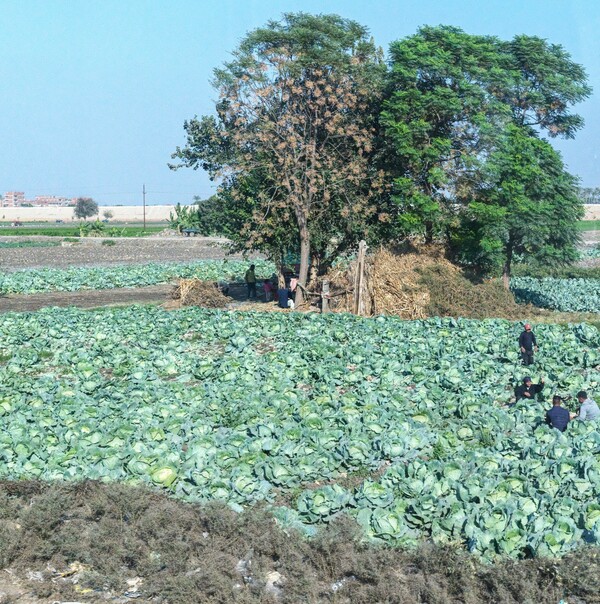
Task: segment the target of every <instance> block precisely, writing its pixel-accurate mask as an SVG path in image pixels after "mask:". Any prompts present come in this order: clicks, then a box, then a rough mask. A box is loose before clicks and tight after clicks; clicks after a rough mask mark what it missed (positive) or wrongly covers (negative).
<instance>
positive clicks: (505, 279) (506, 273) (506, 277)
mask: <svg viewBox="0 0 600 604" xmlns="http://www.w3.org/2000/svg"><path fill="white" fill-rule="evenodd" d="M511 264H512V247H509V248H508V250H507V251H506V259H505V261H504V267H503V269H502V283H504V289H506V290H509V289H510V268H511Z"/></svg>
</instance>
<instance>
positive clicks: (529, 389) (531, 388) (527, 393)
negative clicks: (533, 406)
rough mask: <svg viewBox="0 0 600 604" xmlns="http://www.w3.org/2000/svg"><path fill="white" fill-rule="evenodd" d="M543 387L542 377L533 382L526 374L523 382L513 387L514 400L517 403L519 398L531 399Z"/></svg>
mask: <svg viewBox="0 0 600 604" xmlns="http://www.w3.org/2000/svg"><path fill="white" fill-rule="evenodd" d="M543 389H544V378H543V376H542V377H540V381H539V383H537V384H534V383H533V381H532V379H531V376H529V375H527V376H525V377H524V378H523V383H522V384H520V385H519V386H517V387H516V388H515V402H516V403H518V402H519V401H520V400H521V399H529V400H533V399H535V397H536V396H537V395H538V394H539V393H540V392H541V391H542V390H543Z"/></svg>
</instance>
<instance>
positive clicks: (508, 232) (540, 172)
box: [381, 26, 591, 273]
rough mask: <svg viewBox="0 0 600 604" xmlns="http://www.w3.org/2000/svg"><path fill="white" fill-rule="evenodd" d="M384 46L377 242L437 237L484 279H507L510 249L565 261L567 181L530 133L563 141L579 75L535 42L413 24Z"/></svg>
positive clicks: (571, 196) (568, 247) (570, 181)
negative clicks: (388, 181) (384, 210)
mask: <svg viewBox="0 0 600 604" xmlns="http://www.w3.org/2000/svg"><path fill="white" fill-rule="evenodd" d="M390 51H391V57H392V62H391V69H390V71H389V75H388V88H387V91H386V98H385V101H384V103H383V112H382V114H381V123H382V127H383V131H384V150H383V152H382V161H383V165H384V166H385V168H386V169H387V170H388V172H389V174H390V175H391V177H392V178H393V188H392V190H391V195H390V198H389V210H388V215H389V220H388V222H387V224H386V226H385V228H384V229H383V232H384V233H386V234H387V237H393V236H396V237H400V236H405V235H410V234H422V235H423V234H424V235H425V236H426V237H427V238H428V239H433V238H439V239H442V240H445V241H447V242H449V243H450V246H451V248H453V250H454V252H455V254H456V256H457V257H458V258H460V259H461V260H462V261H463V262H464V263H465V264H468V265H478V266H479V267H480V268H483V269H484V270H486V271H488V272H492V273H493V272H495V271H498V268H499V267H502V268H506V269H508V272H510V265H511V262H512V254H513V253H518V252H517V251H516V249H517V248H519V249H522V250H525V251H531V252H532V253H535V254H536V255H537V256H538V257H539V258H540V261H542V262H544V263H546V264H548V263H553V262H556V261H569V260H572V259H573V257H574V253H573V252H574V247H573V246H574V244H575V243H576V237H572V236H573V234H574V233H573V232H574V228H575V227H574V225H575V223H576V221H577V219H578V218H580V217H581V210H580V208H581V202H580V201H579V199H578V198H577V196H576V191H575V188H574V185H575V179H574V178H573V177H571V176H570V175H569V174H568V173H567V172H566V170H565V169H564V166H563V165H562V161H561V160H560V157H559V155H558V154H557V153H556V152H554V151H553V150H552V148H551V147H550V146H549V145H548V144H547V143H545V142H543V141H541V140H540V139H539V134H540V132H541V131H543V132H546V133H548V134H549V136H551V137H555V136H563V137H565V138H573V137H574V135H575V133H576V131H577V130H579V129H580V128H581V127H582V125H583V120H582V118H581V117H580V116H578V115H576V114H573V113H571V109H570V108H571V107H572V106H573V105H574V104H575V103H577V102H579V101H581V100H583V99H585V98H586V97H587V96H589V94H590V92H591V89H590V88H589V86H588V85H587V82H586V74H585V71H584V70H583V68H582V67H581V66H580V65H578V64H576V63H574V62H573V61H572V60H571V58H570V56H569V55H568V53H566V52H565V50H564V49H563V48H562V47H560V46H558V45H554V44H549V43H548V42H546V41H545V40H543V39H541V38H537V37H534V36H516V37H515V38H514V39H513V40H511V41H508V42H506V41H502V40H499V39H498V38H495V37H492V36H474V35H469V34H466V33H465V32H463V31H462V30H461V29H459V28H456V27H448V26H440V27H423V28H421V29H419V31H418V32H417V33H416V34H415V35H414V36H410V37H408V38H405V39H402V40H399V41H397V42H394V43H393V44H392V46H391V49H390ZM540 180H541V181H542V182H540ZM522 221H527V222H528V225H527V233H523V232H522V231H523V229H520V228H519V226H518V224H519V223H522ZM550 224H552V225H556V228H555V229H553V230H551V229H549V225H550Z"/></svg>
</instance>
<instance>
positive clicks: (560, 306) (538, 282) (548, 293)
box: [510, 277, 600, 313]
mask: <svg viewBox="0 0 600 604" xmlns="http://www.w3.org/2000/svg"><path fill="white" fill-rule="evenodd" d="M510 283H511V290H512V292H513V294H514V295H515V299H516V301H517V302H526V303H531V304H533V305H534V306H539V307H541V308H548V309H550V310H559V311H562V312H592V313H597V312H600V280H599V279H555V278H552V277H546V278H543V279H536V278H534V277H516V278H513V279H511V282H510Z"/></svg>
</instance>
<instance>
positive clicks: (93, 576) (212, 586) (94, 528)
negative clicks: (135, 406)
mask: <svg viewBox="0 0 600 604" xmlns="http://www.w3.org/2000/svg"><path fill="white" fill-rule="evenodd" d="M598 552H599V550H598V549H594V548H590V547H586V548H582V549H580V550H578V551H577V552H574V553H573V554H571V555H569V556H567V557H566V558H564V559H562V560H522V561H505V562H498V563H496V564H493V565H484V564H481V563H479V562H478V561H477V560H476V559H475V558H473V557H471V556H470V555H468V554H467V553H465V552H464V551H462V550H460V549H453V548H449V547H446V548H442V547H434V546H431V545H427V544H425V545H423V546H422V547H421V548H420V549H418V550H413V551H403V550H397V549H391V548H384V547H376V546H372V545H368V544H365V543H364V542H363V541H362V540H361V538H360V531H359V529H358V527H357V526H356V525H355V524H354V523H353V522H352V521H350V520H349V519H347V518H344V517H341V518H340V519H338V520H337V521H335V522H333V523H332V524H331V525H329V526H328V527H327V528H324V529H322V530H321V532H320V534H319V536H318V537H317V538H315V539H313V540H310V541H308V540H306V539H304V538H302V537H300V536H299V535H298V534H296V533H295V532H293V531H284V530H282V529H281V528H279V527H278V526H277V525H276V524H275V523H274V521H273V519H272V517H271V516H270V515H269V513H268V511H266V510H264V509H261V508H256V509H254V510H250V511H248V512H245V513H243V514H236V513H234V512H232V511H231V510H230V509H228V508H227V507H225V506H222V505H209V506H207V507H199V506H196V505H190V504H185V503H181V502H177V501H174V500H172V499H169V498H168V497H166V496H165V495H163V494H160V493H156V492H153V491H149V490H147V489H142V488H137V487H128V486H125V485H119V484H114V485H108V484H101V483H96V482H84V483H79V484H55V485H49V484H45V483H37V482H17V483H14V482H13V483H6V482H5V483H0V558H1V560H0V562H1V564H2V568H9V569H10V571H11V572H12V573H13V574H12V575H9V574H5V575H3V576H5V577H8V576H11V577H13V578H15V580H18V583H19V585H20V589H21V590H22V591H21V593H22V597H16V598H15V599H14V600H3V602H5V601H6V602H8V601H13V602H24V601H27V602H38V601H40V600H38V599H36V598H43V601H44V602H52V601H65V600H68V601H76V602H101V601H109V600H110V601H119V602H121V601H123V602H124V601H129V600H128V598H126V597H123V596H124V594H125V593H126V592H128V591H129V592H130V591H131V584H132V582H133V583H134V584H137V585H138V587H137V590H138V592H137V593H136V594H135V595H136V596H137V597H136V598H135V601H136V602H138V603H149V602H155V603H172V604H196V603H197V602H203V603H207V604H215V603H226V602H236V603H242V604H246V603H247V604H250V603H256V604H275V603H280V604H291V603H303V604H304V603H309V604H321V603H336V604H342V603H344V604H345V603H353V604H370V603H373V602H385V603H390V604H391V603H398V604H400V603H423V604H424V603H428V604H459V603H462V604H484V603H485V604H489V603H490V602H493V603H494V604H517V603H530V604H538V603H541V602H553V603H557V602H559V601H560V600H561V599H564V600H565V601H568V602H569V604H599V603H600V565H599V564H598V558H597V556H598V555H599V553H598ZM240 561H244V564H243V566H244V568H243V569H240ZM236 567H237V568H236ZM274 578H277V581H276V582H275V585H273V580H274ZM128 581H129V583H128ZM334 586H335V589H334ZM1 588H2V580H1V579H0V590H1Z"/></svg>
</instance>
